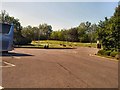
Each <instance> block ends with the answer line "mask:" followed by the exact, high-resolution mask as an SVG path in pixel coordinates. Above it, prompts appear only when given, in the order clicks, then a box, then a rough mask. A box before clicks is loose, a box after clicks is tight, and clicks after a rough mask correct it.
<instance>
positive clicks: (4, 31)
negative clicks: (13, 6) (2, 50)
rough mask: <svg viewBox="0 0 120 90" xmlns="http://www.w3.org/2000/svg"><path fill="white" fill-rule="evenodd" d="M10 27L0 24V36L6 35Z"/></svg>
mask: <svg viewBox="0 0 120 90" xmlns="http://www.w3.org/2000/svg"><path fill="white" fill-rule="evenodd" d="M10 27H11V25H8V24H1V23H0V33H2V34H8V33H9V31H10Z"/></svg>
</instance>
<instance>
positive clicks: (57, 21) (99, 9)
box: [2, 2, 118, 30]
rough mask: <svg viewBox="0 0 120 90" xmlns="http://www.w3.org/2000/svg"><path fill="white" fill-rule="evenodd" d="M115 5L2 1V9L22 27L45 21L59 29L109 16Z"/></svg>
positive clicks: (97, 20)
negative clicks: (16, 19) (17, 20)
mask: <svg viewBox="0 0 120 90" xmlns="http://www.w3.org/2000/svg"><path fill="white" fill-rule="evenodd" d="M117 5H118V2H3V3H2V10H6V11H7V12H8V13H9V15H10V16H14V17H15V18H18V19H19V20H20V22H21V24H22V26H24V27H25V26H28V25H31V26H38V25H39V24H43V23H47V24H49V25H52V28H53V30H59V29H63V28H65V29H68V28H72V27H75V26H78V25H79V24H80V23H81V22H86V21H90V22H92V23H98V22H99V21H100V20H104V18H105V17H111V16H112V15H113V13H114V11H115V7H116V6H117Z"/></svg>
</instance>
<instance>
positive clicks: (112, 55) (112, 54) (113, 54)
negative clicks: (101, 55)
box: [110, 51, 118, 57]
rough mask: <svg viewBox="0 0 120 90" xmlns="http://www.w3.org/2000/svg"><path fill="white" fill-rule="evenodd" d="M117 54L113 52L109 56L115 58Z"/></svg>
mask: <svg viewBox="0 0 120 90" xmlns="http://www.w3.org/2000/svg"><path fill="white" fill-rule="evenodd" d="M117 54H118V52H116V51H113V52H111V53H110V56H111V57H115V56H116V55H117Z"/></svg>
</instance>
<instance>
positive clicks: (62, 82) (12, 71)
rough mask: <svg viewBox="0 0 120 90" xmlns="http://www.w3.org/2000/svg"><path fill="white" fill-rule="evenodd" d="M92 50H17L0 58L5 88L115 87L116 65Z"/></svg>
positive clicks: (116, 81) (116, 85)
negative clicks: (0, 59) (96, 54)
mask: <svg viewBox="0 0 120 90" xmlns="http://www.w3.org/2000/svg"><path fill="white" fill-rule="evenodd" d="M97 51H98V50H97V49H95V48H85V47H79V48H77V49H27V48H17V49H15V50H14V51H12V52H11V53H9V54H4V55H3V58H2V60H3V63H4V64H3V66H2V67H0V68H2V87H4V88H117V87H118V62H116V61H114V60H110V59H107V58H101V57H98V56H95V55H94V54H95V53H96V52H97Z"/></svg>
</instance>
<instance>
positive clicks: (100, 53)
mask: <svg viewBox="0 0 120 90" xmlns="http://www.w3.org/2000/svg"><path fill="white" fill-rule="evenodd" d="M105 52H106V51H105V50H99V51H98V55H105Z"/></svg>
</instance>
